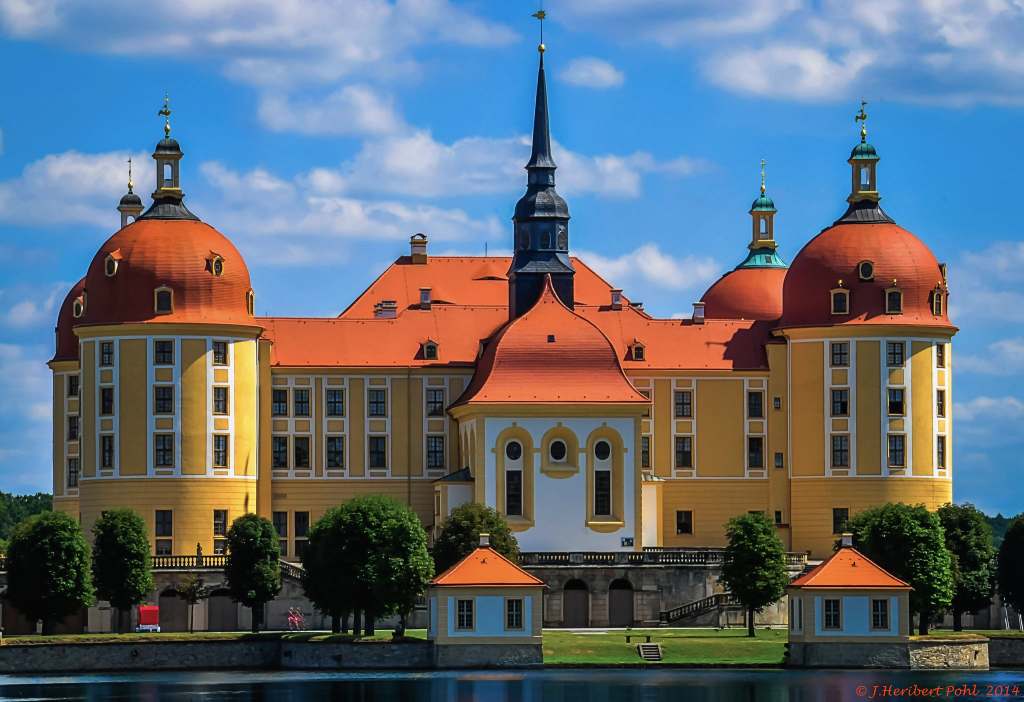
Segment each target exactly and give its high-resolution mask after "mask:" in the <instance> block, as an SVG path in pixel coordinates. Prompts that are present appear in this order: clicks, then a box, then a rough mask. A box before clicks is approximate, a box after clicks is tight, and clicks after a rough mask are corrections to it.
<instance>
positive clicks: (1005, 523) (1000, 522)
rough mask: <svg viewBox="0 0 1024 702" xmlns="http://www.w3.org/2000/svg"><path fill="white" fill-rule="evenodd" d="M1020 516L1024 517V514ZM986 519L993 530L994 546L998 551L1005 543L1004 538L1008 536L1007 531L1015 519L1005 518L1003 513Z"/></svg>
mask: <svg viewBox="0 0 1024 702" xmlns="http://www.w3.org/2000/svg"><path fill="white" fill-rule="evenodd" d="M1020 516H1024V513H1022V514H1021V515H1020ZM985 519H986V521H988V525H989V526H990V527H991V528H992V544H993V545H994V546H995V547H996V549H997V550H998V549H999V546H1000V545H1002V543H1003V537H1004V536H1006V530H1007V529H1009V528H1010V525H1011V524H1013V520H1014V517H1004V516H1003V515H1002V513H999V514H997V515H996V516H994V517H985Z"/></svg>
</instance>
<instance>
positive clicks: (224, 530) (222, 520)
mask: <svg viewBox="0 0 1024 702" xmlns="http://www.w3.org/2000/svg"><path fill="white" fill-rule="evenodd" d="M213 535H214V536H227V535H228V511H227V510H226V509H215V510H213Z"/></svg>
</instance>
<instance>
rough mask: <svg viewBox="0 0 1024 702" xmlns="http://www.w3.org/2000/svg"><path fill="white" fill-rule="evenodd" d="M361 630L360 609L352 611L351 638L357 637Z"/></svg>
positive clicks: (361, 614) (361, 617)
mask: <svg viewBox="0 0 1024 702" xmlns="http://www.w3.org/2000/svg"><path fill="white" fill-rule="evenodd" d="M362 631H363V613H362V611H360V610H358V609H357V610H355V611H354V612H352V638H355V639H358V638H359V634H360V633H362Z"/></svg>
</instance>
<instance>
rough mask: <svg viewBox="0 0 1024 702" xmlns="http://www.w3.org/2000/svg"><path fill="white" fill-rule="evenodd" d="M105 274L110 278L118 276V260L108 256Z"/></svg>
mask: <svg viewBox="0 0 1024 702" xmlns="http://www.w3.org/2000/svg"><path fill="white" fill-rule="evenodd" d="M104 272H105V273H106V274H107V277H108V278H113V277H114V276H115V275H117V260H116V259H114V258H112V257H110V256H107V261H106V266H105V271H104Z"/></svg>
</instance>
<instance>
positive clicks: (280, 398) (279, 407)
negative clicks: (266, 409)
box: [270, 389, 288, 417]
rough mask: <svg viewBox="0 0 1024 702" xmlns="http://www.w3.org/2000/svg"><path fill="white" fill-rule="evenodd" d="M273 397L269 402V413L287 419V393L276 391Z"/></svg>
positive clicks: (285, 391)
mask: <svg viewBox="0 0 1024 702" xmlns="http://www.w3.org/2000/svg"><path fill="white" fill-rule="evenodd" d="M272 394H273V397H272V400H271V403H270V405H271V407H270V413H271V414H272V415H274V416H275V417H287V416H288V391H287V390H277V389H275V390H274V391H273V393H272Z"/></svg>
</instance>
